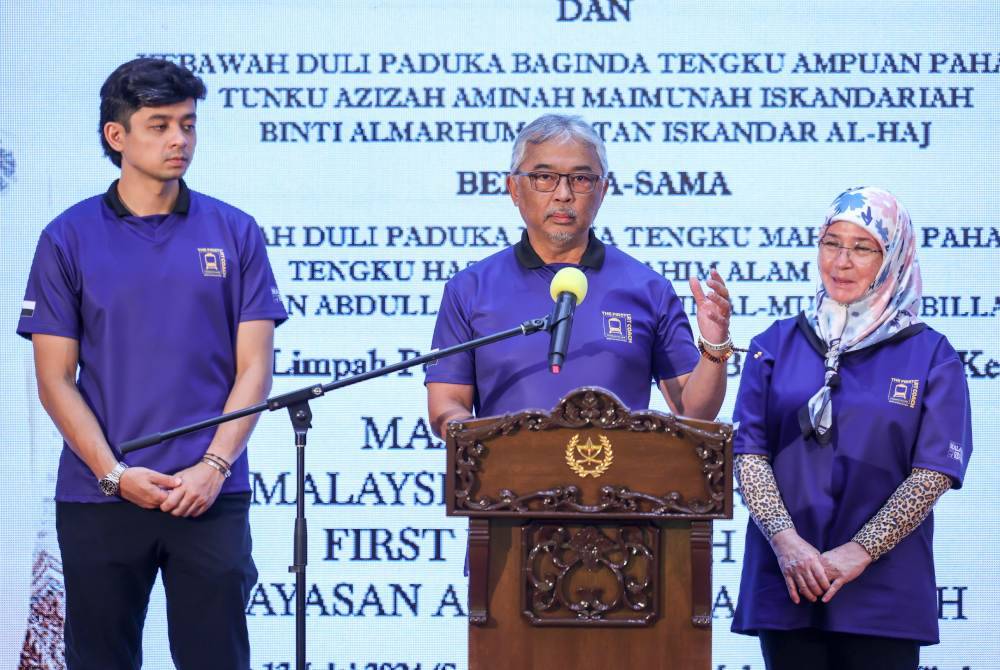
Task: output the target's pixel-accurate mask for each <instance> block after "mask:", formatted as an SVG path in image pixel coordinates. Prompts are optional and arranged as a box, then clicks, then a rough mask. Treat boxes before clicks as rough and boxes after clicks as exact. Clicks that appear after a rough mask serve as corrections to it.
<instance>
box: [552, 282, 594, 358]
mask: <svg viewBox="0 0 1000 670" xmlns="http://www.w3.org/2000/svg"><path fill="white" fill-rule="evenodd" d="M549 293H550V294H551V295H552V299H553V300H555V301H556V306H555V308H554V309H553V310H552V317H551V319H550V320H549V330H550V331H551V332H552V336H551V338H550V339H549V370H550V371H551V372H552V374H554V375H557V374H559V372H560V370H562V366H563V363H564V362H565V361H566V350H567V349H568V348H569V334H570V331H571V330H572V328H573V312H574V311H575V310H576V306H577V305H579V304H580V303H581V302H583V299H584V298H585V297H587V276H586V275H584V274H583V272H581V271H580V270H578V269H577V268H563V269H562V270H560V271H559V272H557V273H556V276H555V277H553V278H552V283H551V284H549Z"/></svg>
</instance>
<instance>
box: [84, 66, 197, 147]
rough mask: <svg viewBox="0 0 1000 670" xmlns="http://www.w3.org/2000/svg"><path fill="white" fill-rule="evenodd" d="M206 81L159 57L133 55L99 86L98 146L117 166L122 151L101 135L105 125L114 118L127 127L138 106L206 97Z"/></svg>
mask: <svg viewBox="0 0 1000 670" xmlns="http://www.w3.org/2000/svg"><path fill="white" fill-rule="evenodd" d="M205 93H206V89H205V82H203V81H202V80H201V78H200V77H198V76H197V75H195V74H194V73H193V72H191V71H190V70H186V69H184V68H182V67H181V66H179V65H177V64H176V63H171V62H170V61H168V60H163V59H161V58H136V59H135V60H130V61H129V62H127V63H124V64H122V65H119V66H118V68H117V69H116V70H115V71H114V72H112V73H111V76H109V77H108V78H107V80H106V81H105V82H104V85H103V86H101V124H100V126H99V127H98V132H99V133H100V135H101V146H102V147H104V154H105V155H106V156H107V157H108V158H110V159H111V162H112V163H114V164H115V165H116V166H117V167H121V166H122V155H121V152H118V151H115V150H114V149H112V148H111V145H110V144H108V141H107V140H106V139H105V138H104V126H105V124H107V123H109V122H111V121H114V122H117V123H120V124H122V125H123V126H125V130H129V119H130V118H131V117H132V115H133V114H135V113H136V111H138V110H139V109H140V108H141V107H162V106H163V105H172V104H174V103H177V102H182V101H184V100H187V99H189V98H191V99H194V100H204V99H205Z"/></svg>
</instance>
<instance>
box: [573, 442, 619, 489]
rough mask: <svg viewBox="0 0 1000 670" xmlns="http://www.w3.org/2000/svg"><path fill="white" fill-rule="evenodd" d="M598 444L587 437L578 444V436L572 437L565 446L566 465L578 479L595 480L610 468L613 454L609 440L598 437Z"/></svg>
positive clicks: (613, 457)
mask: <svg viewBox="0 0 1000 670" xmlns="http://www.w3.org/2000/svg"><path fill="white" fill-rule="evenodd" d="M598 439H599V440H600V444H594V442H593V441H592V440H591V439H590V438H589V437H588V438H587V441H586V442H585V443H583V444H580V435H579V434H577V435H574V436H573V437H572V438H570V441H569V442H568V443H567V444H566V465H568V466H569V467H570V470H572V471H573V472H575V473H576V474H577V475H579V476H580V477H593V478H594V479H597V478H598V477H600V476H601V475H603V474H604V473H605V471H607V469H608V468H609V467H611V462H612V461H613V460H614V459H615V454H614V452H613V451H612V450H611V440H609V439H608V438H607V437H605V436H604V435H598Z"/></svg>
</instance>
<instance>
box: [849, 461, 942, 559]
mask: <svg viewBox="0 0 1000 670" xmlns="http://www.w3.org/2000/svg"><path fill="white" fill-rule="evenodd" d="M950 488H951V478H950V477H948V475H945V474H942V473H940V472H935V471H934V470H926V469H924V468H913V471H912V472H911V473H910V476H909V477H907V478H906V479H904V480H903V483H902V484H900V485H899V486H898V487H897V488H896V490H895V492H893V494H892V495H891V496H890V497H889V500H887V501H886V503H885V505H883V506H882V509H880V510H879V511H878V513H877V514H876V515H875V516H873V517H872V518H871V520H869V521H868V523H866V524H865V525H864V526H863V527H862V528H861V530H859V531H858V532H857V534H856V535H855V536H854V537H853V538H851V539H852V540H853V541H854V542H857V543H858V544H860V545H861V546H862V547H864V549H865V551H867V552H868V554H869V555H870V556H871V557H872V560H873V561H877V560H878V559H879V558H880V557H881V556H883V555H884V554H885V553H886V552H887V551H889V550H890V549H892V548H893V547H895V546H896V545H897V544H899V543H900V541H901V540H902V539H903V538H905V537H906V536H907V535H909V534H910V533H911V532H913V529H914V528H916V527H917V526H919V525H920V524H921V522H923V520H924V519H926V518H927V515H928V514H930V513H931V508H932V507H934V503H936V502H937V500H938V498H940V497H941V496H942V495H944V492H945V491H947V490H948V489H950Z"/></svg>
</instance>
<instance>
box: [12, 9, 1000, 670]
mask: <svg viewBox="0 0 1000 670" xmlns="http://www.w3.org/2000/svg"><path fill="white" fill-rule="evenodd" d="M703 4H705V3H695V2H653V1H652V0H525V1H523V2H501V1H493V2H489V1H478V2H460V1H458V0H455V1H451V2H449V1H445V0H430V1H424V2H402V1H378V2H375V1H368V2H361V1H355V2H320V1H318V0H314V1H311V2H310V1H305V0H293V1H290V2H282V3H277V2H274V3H268V2H257V3H237V2H228V1H225V0H217V1H216V2H192V1H188V0H178V1H176V2H173V3H170V4H168V5H164V4H162V3H152V2H146V1H135V2H130V3H117V2H108V1H107V0H97V1H96V2H91V3H86V7H85V8H84V7H83V6H82V5H81V4H80V3H70V2H61V1H54V2H47V3H41V4H39V3H20V2H13V0H4V2H3V4H2V11H0V16H2V26H0V35H2V37H0V73H2V74H0V83H2V87H3V88H2V94H0V239H2V249H3V252H2V259H3V262H2V266H0V269H2V276H0V291H2V298H3V301H2V304H4V305H6V310H5V314H6V317H4V319H3V322H2V323H3V327H4V328H3V330H4V332H5V333H6V335H7V336H6V337H4V338H2V339H0V352H2V358H0V362H2V374H0V379H2V383H3V391H4V393H3V397H4V399H5V402H6V407H5V411H4V412H3V422H4V424H3V425H4V436H5V438H6V444H5V453H6V458H5V463H4V465H3V466H2V467H3V475H4V476H3V480H4V485H3V486H2V487H0V497H2V499H0V509H2V514H3V519H4V526H3V529H2V530H3V536H4V541H5V549H4V559H3V562H2V568H0V602H3V603H4V609H3V612H2V614H0V618H2V621H3V624H4V625H2V626H0V664H3V665H5V666H6V667H18V666H19V667H21V668H27V667H45V668H58V667H61V665H60V664H61V661H60V660H59V644H60V640H59V629H58V623H59V620H60V617H61V597H62V591H61V579H60V565H59V560H58V551H57V549H56V547H55V539H54V531H53V526H52V519H53V505H52V502H51V500H52V493H53V486H54V482H53V473H54V471H55V463H56V458H57V456H58V452H59V449H60V440H59V437H58V435H57V433H56V431H55V429H54V428H53V426H52V424H51V422H50V421H49V420H48V417H47V416H46V415H45V413H44V412H43V411H42V409H41V407H40V405H39V403H38V401H37V399H36V397H35V389H34V381H33V374H32V364H31V356H30V346H29V345H28V344H27V343H26V342H24V341H22V340H20V338H17V337H16V336H15V335H14V327H15V322H16V318H17V313H18V309H19V306H20V301H21V299H22V292H23V289H24V285H25V281H26V277H27V273H28V268H29V264H30V260H31V257H32V253H33V250H34V245H35V242H36V240H37V238H38V235H39V232H40V230H41V229H42V227H43V226H45V225H46V223H47V222H48V221H49V220H51V219H52V218H53V217H54V216H55V215H57V214H58V213H59V212H61V211H62V210H64V209H65V208H67V207H68V206H70V205H71V204H73V203H75V202H77V201H79V200H81V199H83V198H85V197H89V196H91V195H94V194H97V193H100V192H102V191H104V190H105V189H106V188H107V185H108V183H109V182H110V181H111V180H112V179H113V178H114V177H115V170H114V168H113V167H112V165H111V164H110V163H109V162H108V161H107V160H106V159H104V158H103V156H102V154H101V150H100V146H99V143H98V136H97V120H98V89H99V87H100V85H101V83H102V82H103V80H104V78H105V77H106V76H107V75H108V74H109V73H110V72H111V71H112V70H113V69H114V68H115V67H116V66H117V65H118V64H119V63H121V62H123V61H125V60H128V59H130V58H133V57H135V56H137V55H142V54H146V55H155V56H158V57H163V58H169V59H171V60H173V61H175V62H178V63H180V64H182V65H184V66H185V67H188V68H190V69H192V70H194V71H195V72H197V73H198V74H199V75H200V76H201V77H202V78H203V79H204V80H205V82H206V84H207V86H208V89H209V95H208V99H207V100H205V101H204V103H202V104H201V105H200V106H199V110H198V111H199V117H200V118H199V124H198V125H199V136H200V142H199V147H198V152H197V155H196V160H195V162H194V164H193V166H192V168H191V170H190V172H189V173H188V178H187V179H188V182H189V184H190V185H191V187H192V188H194V189H196V190H200V191H203V192H206V193H208V194H211V195H213V196H216V197H219V198H221V199H223V200H226V201H228V202H230V203H232V204H234V205H236V206H238V207H240V208H242V209H245V210H247V211H249V212H251V213H252V214H253V215H254V216H255V217H256V218H257V221H258V222H259V223H260V225H261V228H262V229H263V231H264V234H265V236H266V238H267V242H268V246H269V254H270V258H271V263H272V265H273V267H274V270H275V274H276V275H277V278H278V283H279V285H280V287H281V291H282V294H283V296H284V300H285V303H286V304H287V307H288V310H289V312H290V313H291V315H292V317H291V320H290V321H289V322H288V323H287V324H286V325H284V326H283V327H282V328H281V329H280V330H279V331H278V335H277V339H276V342H275V363H274V371H275V385H274V390H275V393H278V392H284V391H288V390H291V389H293V388H297V387H300V386H305V385H308V384H311V383H316V382H318V381H322V380H326V379H333V378H343V377H344V376H346V375H350V374H354V373H358V372H363V371H366V370H369V369H372V368H373V367H377V366H380V365H384V364H389V363H394V362H397V361H400V360H403V359H405V358H408V357H412V356H415V355H417V354H418V353H423V352H426V351H427V349H428V347H429V342H430V337H431V331H432V328H433V324H434V315H435V311H436V307H437V304H438V302H439V300H440V297H441V291H442V287H443V285H444V282H445V281H446V280H447V279H448V278H449V277H450V276H452V275H453V274H454V273H455V272H456V271H458V270H459V269H461V268H463V267H465V266H466V265H467V264H468V263H470V262H473V261H476V260H477V259H480V258H483V257H485V256H487V255H488V254H491V253H494V252H496V251H498V250H499V249H502V248H503V247H505V246H506V245H508V244H510V243H512V242H514V241H516V240H517V238H518V237H519V235H520V228H521V225H522V224H521V221H520V219H519V217H518V215H517V211H516V209H515V208H514V207H513V206H512V204H511V203H510V201H509V199H508V197H507V196H506V194H505V193H504V192H503V188H504V187H503V178H504V171H505V170H506V169H507V168H508V165H509V160H510V149H511V143H512V140H513V138H514V135H515V134H516V132H517V130H518V128H519V127H520V126H521V125H522V124H524V123H526V122H528V121H530V120H531V119H533V118H535V117H536V116H538V115H540V114H542V113H544V112H549V111H558V112H567V113H574V114H581V115H583V116H584V117H585V118H586V119H587V120H588V121H590V122H591V123H593V124H594V127H595V128H596V129H597V130H598V132H600V133H601V134H602V135H603V136H604V138H605V140H606V142H607V148H608V157H609V161H610V167H611V170H612V171H613V181H612V185H611V189H610V191H609V196H608V197H607V199H606V200H605V204H604V206H603V208H602V211H601V213H600V216H599V217H598V219H597V222H596V226H597V232H598V234H599V235H600V236H601V238H602V239H604V240H605V241H606V242H608V243H611V244H615V245H617V246H618V247H620V248H622V249H624V250H625V251H627V252H628V253H630V254H632V255H634V256H635V257H637V258H639V259H641V260H643V261H645V262H647V263H649V265H650V266H651V267H652V268H653V269H654V270H656V271H657V272H660V273H662V274H663V275H664V276H665V277H667V278H668V279H670V280H671V281H674V282H675V286H676V288H677V290H678V291H679V293H680V294H681V295H682V296H683V298H684V300H685V304H686V306H687V307H689V308H690V307H692V302H691V299H690V295H689V290H688V288H687V283H686V280H687V278H688V277H689V276H691V275H695V276H699V277H703V276H705V274H706V273H707V272H708V270H709V268H710V267H712V266H713V265H714V266H716V267H718V268H719V270H720V271H721V273H722V275H723V276H724V277H725V278H726V280H727V281H728V283H729V286H730V289H731V291H732V293H733V295H734V296H735V308H736V315H735V316H734V318H733V323H732V332H733V339H734V340H735V341H736V342H737V343H739V344H743V345H745V344H746V343H747V342H748V341H749V339H750V337H752V336H753V335H754V334H756V333H758V332H760V331H761V330H763V329H764V328H765V327H767V325H768V324H769V323H770V322H771V321H772V320H774V319H776V318H781V317H787V316H791V315H794V314H795V313H797V312H798V311H799V310H801V309H803V308H805V307H806V306H807V305H808V304H809V301H810V300H811V296H812V295H813V293H814V290H815V285H816V282H817V269H816V263H815V255H816V251H815V243H816V239H815V236H814V231H815V226H816V225H817V224H818V223H819V222H820V221H821V219H822V216H823V212H824V211H825V209H826V206H827V205H828V203H829V202H830V201H831V199H832V198H833V197H834V196H835V195H836V194H837V193H839V192H840V191H842V190H843V189H844V188H847V187H850V186H857V185H860V184H878V185H882V186H884V187H886V188H888V189H889V190H891V191H893V192H894V193H896V194H897V195H898V196H899V197H900V198H901V199H902V200H903V202H905V203H906V205H907V206H908V207H909V209H910V212H911V214H912V216H913V220H914V222H915V223H916V225H917V226H918V228H919V242H920V250H919V256H920V260H921V265H922V268H923V273H924V285H925V291H926V295H925V296H924V300H923V310H924V311H923V313H924V317H925V318H926V320H927V321H928V322H929V323H930V324H931V325H932V326H933V327H934V328H937V329H939V330H941V331H942V332H944V333H946V334H947V336H948V337H949V338H950V339H951V341H952V343H953V344H954V345H955V347H956V348H957V349H958V350H959V351H960V352H961V355H962V356H963V357H964V360H965V365H966V371H967V374H968V378H969V385H970V388H971V392H972V399H973V403H974V430H975V447H976V452H975V455H974V457H973V459H972V465H971V468H970V469H969V475H968V478H967V480H966V486H965V488H964V489H963V490H962V491H960V492H957V493H955V492H952V493H949V494H948V495H946V496H945V498H944V499H943V501H942V502H941V503H940V504H939V506H938V509H937V512H936V514H937V534H936V538H935V543H936V551H937V566H938V580H939V591H940V608H939V610H940V611H939V618H940V622H941V638H942V644H940V645H939V646H936V647H932V648H927V649H925V650H924V652H923V656H922V662H923V663H924V664H926V665H928V666H932V667H937V668H941V669H948V670H958V669H960V668H966V667H968V668H980V669H983V668H990V667H996V663H997V662H996V659H997V658H1000V643H998V642H997V637H996V635H995V634H993V632H994V631H995V630H996V625H997V621H996V614H995V606H996V599H995V593H996V589H997V583H998V569H997V561H996V553H995V552H996V550H995V538H996V537H997V534H998V530H1000V529H998V524H997V518H998V517H1000V506H998V504H997V503H996V502H995V498H994V496H993V492H994V490H995V486H996V484H997V474H996V469H995V468H993V467H991V465H992V461H993V459H994V458H995V457H996V454H997V451H998V449H1000V443H998V438H997V430H998V428H1000V422H998V419H997V412H996V407H997V404H998V385H1000V381H998V379H997V376H998V375H1000V363H998V362H997V361H998V359H1000V337H998V334H1000V331H998V328H997V315H998V312H1000V297H998V296H1000V272H998V270H997V261H998V260H1000V258H998V250H1000V233H998V223H997V217H996V211H997V205H998V197H997V192H998V191H997V188H996V175H997V173H998V169H997V168H998V158H997V157H998V155H1000V152H998V151H997V140H998V137H1000V126H998V114H1000V111H998V110H1000V50H998V49H997V44H996V39H997V30H996V26H997V22H998V13H997V10H996V9H995V6H994V5H993V3H989V2H981V3H975V2H963V3H955V4H949V5H942V4H940V3H918V2H885V3H876V4H872V3H867V2H856V1H853V0H841V1H839V2H827V3H811V4H810V6H809V9H808V11H803V9H802V6H801V5H799V4H789V3H780V2H755V3H750V2H746V3H745V2H721V3H714V7H712V8H706V7H704V6H703ZM534 316H538V315H535V314H525V315H523V318H525V319H526V318H530V317H534ZM740 369H741V360H740V359H739V357H736V358H734V359H733V360H732V361H731V362H730V366H729V373H730V383H731V391H730V394H729V397H728V399H727V402H726V404H725V406H724V407H723V412H722V414H723V417H726V416H729V414H730V413H731V411H732V401H733V397H734V396H735V388H736V385H737V383H738V381H739V374H740ZM151 381H155V380H151ZM167 400H169V399H167ZM658 406H659V407H661V408H662V407H663V405H662V401H660V403H659V405H658ZM875 409H877V408H875ZM313 410H314V413H315V418H314V426H315V428H314V430H313V431H312V432H311V434H310V444H309V447H308V452H307V459H308V469H309V475H310V476H309V481H308V482H307V494H306V495H307V500H306V502H307V510H308V516H309V522H310V530H311V533H310V541H311V544H310V550H309V573H308V577H309V582H310V591H309V622H308V626H309V642H310V646H309V659H310V660H311V661H312V663H313V667H314V668H316V667H321V668H324V669H329V670H333V669H334V668H336V669H347V668H357V669H361V668H383V667H391V668H408V669H409V670H412V669H414V668H422V669H425V670H426V669H428V668H440V669H444V668H454V669H456V670H457V669H461V668H465V667H467V659H466V619H465V616H466V611H465V602H466V584H465V579H464V577H463V573H462V567H463V557H464V544H465V540H466V524H465V521H464V520H461V519H450V518H447V517H445V516H444V500H443V491H444V481H443V477H444V475H443V470H444V451H443V449H442V445H441V444H440V442H438V441H437V440H435V439H434V438H433V437H432V436H431V434H430V431H429V430H428V426H427V423H426V418H425V394H424V389H423V385H422V376H421V375H420V374H419V373H416V374H413V373H401V374H397V375H394V376H392V377H388V378H384V379H380V380H378V381H374V382H371V383H368V384H365V385H361V386H356V387H351V388H349V389H346V390H344V391H341V392H338V393H336V394H333V395H331V396H328V397H326V398H323V399H322V400H320V401H316V402H314V403H313ZM158 428H167V427H166V426H163V427H158ZM250 454H251V455H250V458H251V469H252V471H253V475H252V476H253V491H254V494H253V495H254V507H253V512H252V523H253V532H254V539H255V550H254V556H255V560H256V561H257V564H258V567H259V569H260V582H259V584H258V585H257V586H256V588H255V590H254V592H253V597H252V601H251V603H250V606H249V607H248V610H247V613H248V615H249V622H250V624H249V625H250V629H251V636H252V642H253V658H254V668H256V669H258V670H278V669H279V668H287V667H289V664H292V663H293V661H294V625H293V616H292V615H293V612H294V591H293V580H292V578H291V576H290V575H289V573H288V571H287V566H288V564H289V563H290V561H291V533H292V519H293V516H294V482H293V473H294V458H295V454H294V449H293V447H292V433H291V430H290V427H289V425H288V419H287V415H286V414H284V413H282V414H280V415H279V414H274V415H268V416H265V417H264V419H263V420H262V421H261V423H260V425H259V427H258V429H257V432H256V434H255V435H254V438H253V440H252V442H251V446H250ZM746 521H747V518H746V511H745V509H743V508H742V507H741V506H737V510H736V518H735V519H733V520H732V521H729V522H722V523H716V524H715V535H714V541H715V545H716V546H715V549H714V560H715V564H714V570H715V585H714V591H715V609H714V617H715V628H714V637H713V640H714V652H715V661H714V665H715V666H716V667H718V668H730V669H732V668H753V669H759V668H762V667H763V666H762V663H761V660H760V657H759V652H758V649H757V645H756V640H754V639H752V638H742V637H738V636H735V635H733V634H731V633H730V632H729V624H730V619H731V617H732V612H733V607H734V606H735V603H736V600H737V597H738V587H739V570H740V563H741V556H742V551H743V533H744V528H745V525H746ZM901 615H904V613H901ZM146 659H147V661H146V667H148V668H151V669H154V670H159V669H162V668H170V667H172V665H171V662H170V659H169V654H168V652H167V645H166V629H165V617H164V612H163V601H162V594H161V592H160V590H159V589H157V590H156V594H155V596H154V601H153V603H152V605H151V607H150V612H149V620H148V623H147V629H146ZM19 664H20V665H19Z"/></svg>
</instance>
